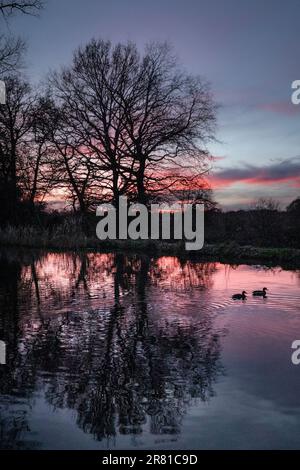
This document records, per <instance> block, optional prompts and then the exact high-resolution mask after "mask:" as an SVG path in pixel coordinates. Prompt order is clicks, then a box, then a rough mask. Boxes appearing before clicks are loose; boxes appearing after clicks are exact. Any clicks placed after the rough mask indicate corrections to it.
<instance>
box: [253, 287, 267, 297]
mask: <svg viewBox="0 0 300 470" xmlns="http://www.w3.org/2000/svg"><path fill="white" fill-rule="evenodd" d="M267 290H268V288H267V287H264V288H263V290H254V291H253V292H252V295H254V296H256V297H266V296H267Z"/></svg>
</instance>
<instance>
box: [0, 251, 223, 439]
mask: <svg viewBox="0 0 300 470" xmlns="http://www.w3.org/2000/svg"><path fill="white" fill-rule="evenodd" d="M0 262H1V268H0V273H2V274H1V277H0V309H1V320H0V321H1V323H0V328H1V329H2V334H3V337H4V339H5V341H6V342H7V345H8V346H7V347H8V358H7V366H5V367H2V368H1V369H0V373H1V377H0V391H1V399H0V407H1V418H0V433H1V436H0V437H1V446H2V448H17V447H20V448H22V447H23V448H33V447H35V446H37V445H38V438H39V436H36V439H37V441H35V440H34V439H33V436H32V433H30V429H29V424H28V423H29V421H30V419H29V414H30V408H31V407H32V406H33V405H34V397H35V396H36V395H37V394H38V393H40V392H41V390H42V391H43V393H44V396H45V397H46V400H47V402H48V403H49V404H50V405H51V406H52V408H53V410H55V409H61V408H68V409H72V410H75V411H76V417H77V418H76V420H77V425H78V426H79V427H80V428H81V429H82V430H83V431H84V432H86V433H90V434H92V435H93V436H94V437H95V439H97V440H102V439H104V438H106V439H109V438H111V437H114V436H117V435H118V434H141V433H143V431H144V430H145V429H146V428H147V429H148V432H151V433H153V434H159V435H162V434H169V435H172V434H177V433H180V429H181V425H182V419H183V417H184V415H185V413H186V412H187V410H188V407H189V406H190V405H191V404H192V403H193V402H194V401H197V400H201V401H207V400H208V399H209V398H210V397H211V396H212V395H213V383H214V381H215V380H216V378H217V376H218V374H220V373H221V372H222V367H221V363H220V345H219V337H220V335H219V332H218V331H216V330H215V329H214V325H213V317H212V315H211V312H209V311H208V310H206V309H205V308H204V303H203V308H201V305H200V306H199V309H198V310H197V316H195V315H189V314H188V312H185V311H184V305H183V306H182V308H181V305H180V298H179V300H178V299H177V303H176V308H174V306H172V305H170V302H169V301H168V295H169V294H171V295H175V294H176V293H178V292H180V291H182V292H186V291H190V290H193V289H200V290H203V291H207V290H208V289H210V287H211V285H212V274H213V273H214V270H215V265H214V264H213V263H202V264H201V263H192V262H190V261H180V260H178V259H177V258H160V259H150V258H148V257H146V256H131V257H128V256H125V255H121V254H105V255H103V254H82V255H75V254H68V255H66V254H46V255H39V256H38V255H34V254H28V253H27V254H26V255H24V256H21V255H18V256H17V255H13V254H11V255H10V254H9V253H8V254H6V255H5V256H4V255H3V254H2V255H1V257H0ZM45 426H46V423H45Z"/></svg>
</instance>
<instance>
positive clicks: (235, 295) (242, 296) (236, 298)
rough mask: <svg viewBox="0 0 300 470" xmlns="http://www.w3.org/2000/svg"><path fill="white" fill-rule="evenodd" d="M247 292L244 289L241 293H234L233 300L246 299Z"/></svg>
mask: <svg viewBox="0 0 300 470" xmlns="http://www.w3.org/2000/svg"><path fill="white" fill-rule="evenodd" d="M246 294H247V292H246V291H245V290H243V292H242V293H241V294H233V296H232V298H233V300H245V299H246Z"/></svg>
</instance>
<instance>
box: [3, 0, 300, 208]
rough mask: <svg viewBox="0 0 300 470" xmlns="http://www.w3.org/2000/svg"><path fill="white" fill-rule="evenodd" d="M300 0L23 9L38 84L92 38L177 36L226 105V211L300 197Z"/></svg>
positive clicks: (73, 1)
mask: <svg viewBox="0 0 300 470" xmlns="http://www.w3.org/2000/svg"><path fill="white" fill-rule="evenodd" d="M299 18H300V1H299V0H286V1H285V2H283V1H282V0H263V1H262V0H184V1H183V0H181V1H180V0H151V1H150V0H148V1H146V0H109V2H108V1H104V0H85V1H82V0H47V3H46V8H45V10H44V11H43V12H42V14H41V16H40V17H39V18H31V17H28V16H26V17H25V16H18V17H16V18H14V20H13V21H12V22H11V23H10V25H9V28H10V29H11V31H12V32H16V33H18V34H21V35H22V36H23V37H24V38H25V39H26V40H27V43H28V52H27V74H28V75H29V76H30V78H31V79H32V80H33V81H34V82H36V83H38V82H39V81H40V80H43V79H44V77H45V76H46V74H47V73H48V72H49V71H50V70H53V69H56V68H58V67H60V66H61V65H64V64H68V63H70V61H71V58H72V52H73V51H74V49H76V48H77V47H78V46H80V45H82V44H85V43H86V42H87V41H89V40H90V39H91V38H92V37H96V38H99V37H101V38H103V39H110V40H111V41H112V42H118V41H122V42H126V41H128V40H130V41H134V42H136V43H137V45H138V47H139V48H141V49H142V48H143V47H144V45H145V44H146V43H148V42H151V41H168V42H170V43H171V44H172V45H173V46H174V49H175V51H176V53H177V55H178V57H179V60H180V62H181V64H182V66H183V67H184V68H185V69H186V70H187V71H188V72H190V73H192V74H197V75H201V76H203V77H204V78H205V79H207V80H208V81H209V82H210V83H211V86H212V91H213V93H214V96H215V100H216V101H217V103H218V104H219V105H220V109H219V111H218V129H217V134H216V138H217V141H216V142H215V143H212V144H211V145H210V146H209V150H210V152H211V153H212V155H214V156H215V158H214V163H213V169H212V173H211V177H210V180H211V183H212V185H213V188H214V193H215V199H216V200H217V201H218V202H220V204H221V206H222V207H223V208H224V209H225V210H229V209H238V208H247V207H248V206H249V205H250V204H251V202H252V201H253V200H255V199H257V198H258V197H273V198H275V199H277V200H279V201H280V202H281V204H282V206H283V207H285V206H286V205H287V204H288V203H289V202H291V201H292V200H293V199H295V198H296V197H298V196H300V146H299V143H300V105H298V106H296V105H293V104H292V103H291V93H292V90H291V83H292V82H293V81H294V80H297V79H300V61H299V55H300V53H299V51H300V28H299Z"/></svg>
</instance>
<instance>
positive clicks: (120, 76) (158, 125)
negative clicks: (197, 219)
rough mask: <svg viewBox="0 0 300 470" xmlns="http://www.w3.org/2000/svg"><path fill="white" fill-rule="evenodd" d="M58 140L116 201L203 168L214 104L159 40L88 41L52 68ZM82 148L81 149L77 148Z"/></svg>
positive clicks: (162, 187)
mask: <svg viewBox="0 0 300 470" xmlns="http://www.w3.org/2000/svg"><path fill="white" fill-rule="evenodd" d="M52 89H53V92H54V96H55V99H56V100H57V103H58V106H59V107H60V109H61V112H62V115H63V122H64V136H65V145H66V147H68V148H69V149H72V152H74V151H75V153H76V154H77V157H78V158H80V162H81V164H83V163H85V165H89V167H90V168H91V172H92V174H93V177H94V179H95V181H98V183H99V186H101V187H102V193H104V194H107V195H109V196H110V198H111V200H112V201H113V202H114V203H116V202H117V200H118V197H119V196H120V195H122V194H127V195H129V196H132V197H136V198H137V199H138V200H139V201H140V202H146V199H147V197H148V194H150V193H159V192H162V191H166V190H167V189H169V188H171V187H174V185H176V184H177V185H179V184H181V185H184V184H185V185H187V186H189V185H191V184H192V179H195V180H196V179H197V178H199V175H200V174H201V172H203V171H206V170H207V167H206V157H207V151H206V149H205V144H206V142H208V141H209V140H210V139H211V138H212V137H213V131H214V125H215V106H214V104H213V100H212V97H211V94H210V91H209V87H208V85H207V84H206V83H205V82H203V81H202V80H201V79H199V78H195V77H191V76H189V75H186V74H185V73H183V72H181V71H178V64H177V62H176V60H175V59H174V58H173V56H172V53H171V50H170V48H169V47H168V46H166V45H164V44H163V45H151V46H149V47H148V48H147V49H146V51H145V53H144V55H143V56H141V55H140V54H139V52H138V50H137V48H136V47H135V46H134V45H133V44H130V43H129V44H125V45H122V44H118V45H116V46H112V45H111V43H110V42H105V41H101V40H99V41H96V40H92V41H91V42H90V43H89V44H88V45H87V46H86V47H85V48H81V49H79V50H78V51H76V52H75V54H74V59H73V63H72V65H71V66H70V67H68V68H65V69H63V71H62V72H61V73H57V74H55V75H54V77H53V79H52ZM79 149H81V150H79Z"/></svg>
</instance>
